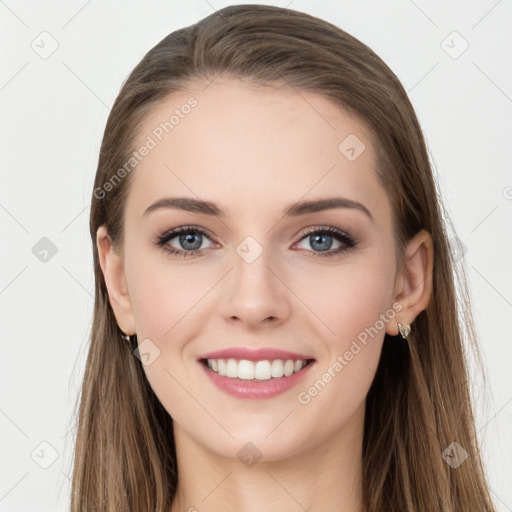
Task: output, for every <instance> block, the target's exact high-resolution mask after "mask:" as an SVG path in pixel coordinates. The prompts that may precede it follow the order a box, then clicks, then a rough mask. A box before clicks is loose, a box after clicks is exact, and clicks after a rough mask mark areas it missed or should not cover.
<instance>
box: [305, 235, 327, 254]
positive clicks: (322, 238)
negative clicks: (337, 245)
mask: <svg viewBox="0 0 512 512" xmlns="http://www.w3.org/2000/svg"><path fill="white" fill-rule="evenodd" d="M311 239H312V242H311V247H313V249H318V250H320V251H327V250H329V249H330V247H331V245H332V236H330V235H326V234H316V235H311V236H310V240H311ZM325 239H330V240H329V242H330V243H329V244H327V245H328V247H325V246H323V247H322V246H320V247H318V245H317V243H318V242H319V241H323V242H325ZM320 243H321V242H320Z"/></svg>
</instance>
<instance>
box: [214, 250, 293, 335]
mask: <svg viewBox="0 0 512 512" xmlns="http://www.w3.org/2000/svg"><path fill="white" fill-rule="evenodd" d="M267 252H269V251H263V252H262V253H261V254H260V255H259V256H258V257H257V258H256V259H255V261H252V262H251V263H249V262H247V261H246V260H244V259H243V258H242V257H240V256H239V255H238V254H236V253H235V254H234V257H233V268H232V269H231V271H230V272H229V274H228V275H227V276H226V278H225V280H224V284H223V288H222V298H221V299H220V313H221V314H222V316H223V317H224V318H225V320H226V321H227V322H229V323H232V324H241V325H244V326H245V327H246V328H247V329H251V330H258V329H261V328H264V327H270V326H277V325H279V324H281V323H283V322H285V321H286V320H287V318H288V317H289V316H290V311H291V303H290V295H291V294H292V293H291V291H290V289H289V288H288V287H287V285H286V281H287V279H286V276H284V275H283V271H279V269H278V266H277V265H275V264H274V263H273V262H272V261H271V258H270V256H271V255H270V254H267Z"/></svg>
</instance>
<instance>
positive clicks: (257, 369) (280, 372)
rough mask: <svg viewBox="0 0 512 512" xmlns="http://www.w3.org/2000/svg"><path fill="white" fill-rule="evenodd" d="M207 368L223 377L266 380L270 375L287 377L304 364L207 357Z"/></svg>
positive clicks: (287, 361)
mask: <svg viewBox="0 0 512 512" xmlns="http://www.w3.org/2000/svg"><path fill="white" fill-rule="evenodd" d="M207 363H208V368H210V369H211V370H213V371H214V372H216V373H218V374H219V375H222V376H224V377H229V378H231V379H237V378H238V379H243V380H255V379H256V380H268V379H270V378H272V377H274V378H275V379H278V378H280V377H283V376H285V377H289V376H290V375H291V374H292V373H296V372H298V371H300V370H301V369H302V368H304V366H305V365H306V361H305V360H301V359H299V360H297V361H294V360H292V359H287V360H286V361H283V360H282V359H274V360H272V361H269V360H268V359H265V360H262V361H249V360H247V359H240V360H237V359H227V360H226V359H208V360H207Z"/></svg>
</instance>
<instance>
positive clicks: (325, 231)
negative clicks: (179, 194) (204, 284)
mask: <svg viewBox="0 0 512 512" xmlns="http://www.w3.org/2000/svg"><path fill="white" fill-rule="evenodd" d="M184 233H199V234H201V235H203V236H206V237H207V238H209V239H211V237H210V236H209V234H208V233H207V232H206V231H205V230H203V229H201V228H199V227H195V226H180V227H178V228H175V229H172V230H170V231H166V232H165V233H163V234H162V235H159V236H158V237H157V240H156V242H154V244H155V245H156V246H158V247H161V248H162V249H163V250H164V251H165V252H167V253H169V254H170V255H171V256H178V257H180V258H187V257H191V256H195V255H197V254H200V253H201V252H203V251H204V249H195V250H193V251H184V250H180V249H175V248H173V247H169V246H168V245H167V242H169V240H172V239H173V238H176V236H177V235H181V234H184ZM312 234H319V235H331V236H333V238H335V239H336V240H338V241H339V242H342V243H343V244H345V247H343V246H342V247H339V248H338V249H333V250H332V249H329V250H327V251H312V252H313V253H314V254H315V256H312V257H313V258H315V257H317V256H318V257H320V258H326V257H330V256H335V255H337V254H340V253H342V252H346V251H351V250H354V249H355V248H356V246H357V240H355V238H353V237H352V236H350V235H349V234H347V233H344V232H343V231H340V230H338V229H335V228H331V227H322V228H318V227H314V228H308V230H307V231H306V232H305V233H304V234H303V235H302V237H301V238H300V240H299V242H301V241H302V240H304V239H305V238H307V237H308V236H311V235H312Z"/></svg>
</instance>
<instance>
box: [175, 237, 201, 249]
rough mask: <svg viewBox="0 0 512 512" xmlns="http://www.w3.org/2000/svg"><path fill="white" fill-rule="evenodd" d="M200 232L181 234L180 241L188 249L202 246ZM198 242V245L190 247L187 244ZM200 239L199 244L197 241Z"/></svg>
mask: <svg viewBox="0 0 512 512" xmlns="http://www.w3.org/2000/svg"><path fill="white" fill-rule="evenodd" d="M199 237H200V234H199V233H197V234H195V235H191V234H187V235H181V237H180V243H181V244H182V245H183V246H184V247H186V248H187V249H192V250H195V249H199V247H201V241H200V240H199ZM194 241H195V242H196V247H188V246H187V244H189V243H194ZM198 241H199V245H197V242H198Z"/></svg>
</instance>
